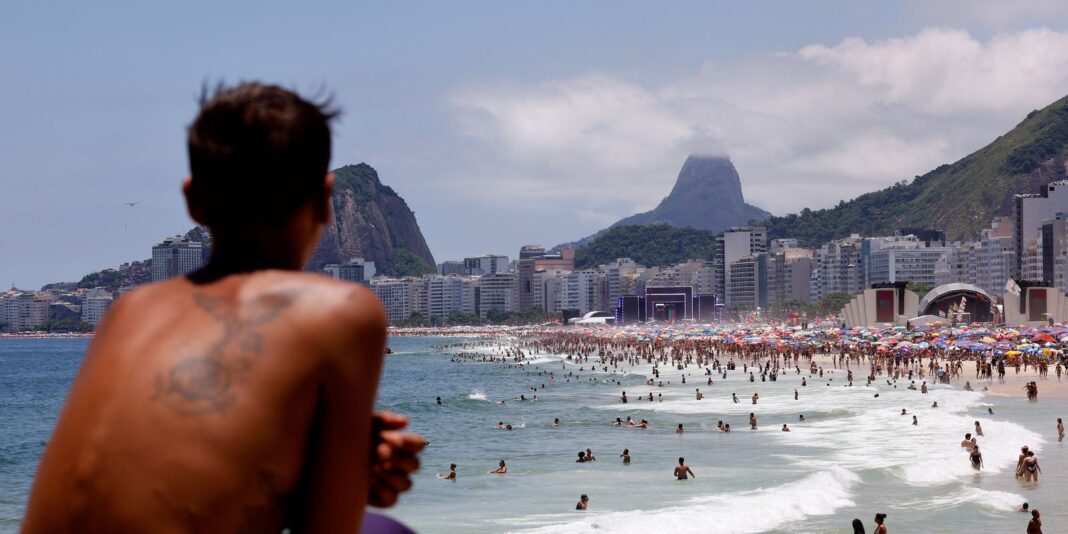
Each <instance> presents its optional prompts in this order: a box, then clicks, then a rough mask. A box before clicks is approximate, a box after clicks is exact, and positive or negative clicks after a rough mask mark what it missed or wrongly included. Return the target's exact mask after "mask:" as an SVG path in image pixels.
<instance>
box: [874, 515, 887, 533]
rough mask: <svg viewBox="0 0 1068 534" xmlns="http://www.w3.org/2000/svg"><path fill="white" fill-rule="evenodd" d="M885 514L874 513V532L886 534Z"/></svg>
mask: <svg viewBox="0 0 1068 534" xmlns="http://www.w3.org/2000/svg"><path fill="white" fill-rule="evenodd" d="M885 522H886V514H875V530H874V531H873V532H874V534H886V525H885Z"/></svg>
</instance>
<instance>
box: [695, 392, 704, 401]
mask: <svg viewBox="0 0 1068 534" xmlns="http://www.w3.org/2000/svg"><path fill="white" fill-rule="evenodd" d="M696 397H697V400H701V399H703V398H705V396H704V394H703V393H701V390H700V389H697V394H696Z"/></svg>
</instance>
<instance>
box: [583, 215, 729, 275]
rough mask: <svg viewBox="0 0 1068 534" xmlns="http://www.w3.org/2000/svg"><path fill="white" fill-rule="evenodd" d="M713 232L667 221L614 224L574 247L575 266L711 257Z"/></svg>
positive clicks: (651, 263) (663, 262)
mask: <svg viewBox="0 0 1068 534" xmlns="http://www.w3.org/2000/svg"><path fill="white" fill-rule="evenodd" d="M715 249H716V233H715V232H711V231H708V230H695V229H693V228H676V227H674V226H671V225H669V224H648V225H642V226H613V227H612V228H609V229H608V230H605V231H604V232H602V233H601V234H600V235H598V236H597V237H595V238H594V239H593V240H591V241H589V242H588V243H586V244H584V245H582V246H580V247H578V248H577V249H575V267H576V268H578V269H587V268H590V267H596V266H598V265H602V264H605V263H610V262H612V261H615V259H616V258H631V259H633V260H634V261H636V262H638V263H639V264H641V265H646V266H654V265H674V264H676V263H680V262H684V261H686V260H689V259H694V258H703V259H711V258H712V255H713V253H714V252H715Z"/></svg>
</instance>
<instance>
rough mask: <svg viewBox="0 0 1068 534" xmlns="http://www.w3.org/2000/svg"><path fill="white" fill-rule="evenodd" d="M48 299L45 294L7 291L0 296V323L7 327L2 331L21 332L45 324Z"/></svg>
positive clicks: (48, 296)
mask: <svg viewBox="0 0 1068 534" xmlns="http://www.w3.org/2000/svg"><path fill="white" fill-rule="evenodd" d="M50 297H51V295H49V294H47V293H40V294H38V293H35V292H32V291H9V292H7V293H5V294H3V295H0V323H6V325H7V326H5V327H4V330H6V331H8V332H21V331H24V330H32V329H34V328H36V327H38V326H40V325H43V324H45V323H47V322H48V308H49V303H50V301H51V300H52V299H51V298H50Z"/></svg>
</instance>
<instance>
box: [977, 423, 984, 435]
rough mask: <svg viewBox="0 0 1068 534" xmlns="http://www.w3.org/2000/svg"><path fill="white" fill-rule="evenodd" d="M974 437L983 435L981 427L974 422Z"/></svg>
mask: <svg viewBox="0 0 1068 534" xmlns="http://www.w3.org/2000/svg"><path fill="white" fill-rule="evenodd" d="M975 435H976V436H982V435H983V427H981V426H979V421H976V422H975Z"/></svg>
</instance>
